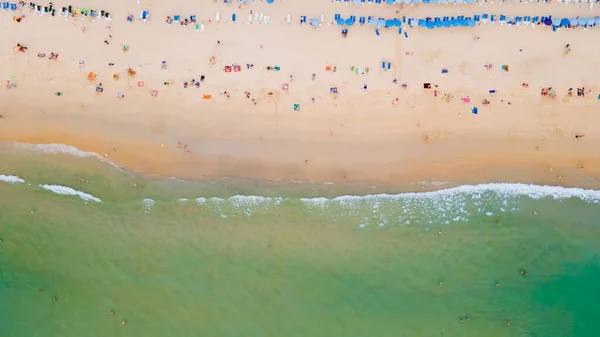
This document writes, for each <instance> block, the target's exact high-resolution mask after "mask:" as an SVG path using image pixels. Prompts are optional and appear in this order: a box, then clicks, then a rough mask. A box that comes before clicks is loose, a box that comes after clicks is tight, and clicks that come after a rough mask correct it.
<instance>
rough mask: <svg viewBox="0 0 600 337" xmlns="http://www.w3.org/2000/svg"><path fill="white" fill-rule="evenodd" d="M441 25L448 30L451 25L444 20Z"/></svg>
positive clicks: (448, 21)
mask: <svg viewBox="0 0 600 337" xmlns="http://www.w3.org/2000/svg"><path fill="white" fill-rule="evenodd" d="M442 25H444V27H446V28H450V26H451V25H452V24H451V23H450V20H444V21H442Z"/></svg>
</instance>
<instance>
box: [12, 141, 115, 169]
mask: <svg viewBox="0 0 600 337" xmlns="http://www.w3.org/2000/svg"><path fill="white" fill-rule="evenodd" d="M14 145H15V146H16V147H18V148H21V149H27V150H31V151H36V152H40V153H45V154H69V155H72V156H75V157H80V158H86V157H91V158H96V159H98V160H100V161H102V162H105V163H108V164H111V165H113V166H115V167H118V166H117V165H116V164H115V163H113V162H111V161H110V160H108V159H106V158H105V157H103V156H101V155H100V154H98V153H96V152H89V151H82V150H80V149H78V148H76V147H75V146H71V145H65V144H56V143H51V144H29V143H14Z"/></svg>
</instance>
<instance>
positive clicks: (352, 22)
mask: <svg viewBox="0 0 600 337" xmlns="http://www.w3.org/2000/svg"><path fill="white" fill-rule="evenodd" d="M353 24H354V21H352V19H351V18H347V19H346V26H352V25H353Z"/></svg>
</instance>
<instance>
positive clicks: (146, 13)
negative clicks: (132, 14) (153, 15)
mask: <svg viewBox="0 0 600 337" xmlns="http://www.w3.org/2000/svg"><path fill="white" fill-rule="evenodd" d="M140 19H142V20H144V21H147V20H150V11H141V12H140Z"/></svg>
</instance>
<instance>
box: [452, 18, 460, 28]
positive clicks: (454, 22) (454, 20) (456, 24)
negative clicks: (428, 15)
mask: <svg viewBox="0 0 600 337" xmlns="http://www.w3.org/2000/svg"><path fill="white" fill-rule="evenodd" d="M450 23H451V24H452V25H453V26H454V27H458V25H459V23H458V19H452V21H450Z"/></svg>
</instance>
